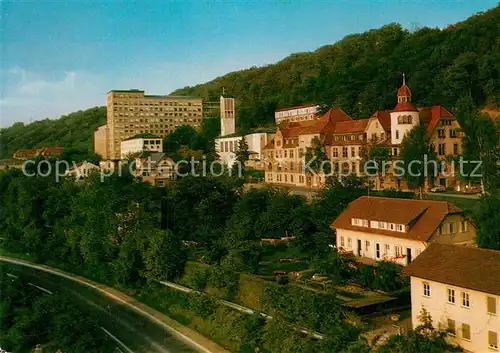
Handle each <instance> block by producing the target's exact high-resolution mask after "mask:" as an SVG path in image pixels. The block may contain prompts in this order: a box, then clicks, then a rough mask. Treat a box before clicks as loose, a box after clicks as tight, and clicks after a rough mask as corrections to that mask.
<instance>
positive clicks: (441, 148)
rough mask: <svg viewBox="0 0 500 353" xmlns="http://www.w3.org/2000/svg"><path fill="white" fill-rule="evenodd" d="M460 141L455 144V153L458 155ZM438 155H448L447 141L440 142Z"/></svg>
mask: <svg viewBox="0 0 500 353" xmlns="http://www.w3.org/2000/svg"><path fill="white" fill-rule="evenodd" d="M458 152H459V151H458V143H454V144H453V154H454V155H456V154H458ZM438 155H439V156H445V155H446V144H445V143H440V144H438Z"/></svg>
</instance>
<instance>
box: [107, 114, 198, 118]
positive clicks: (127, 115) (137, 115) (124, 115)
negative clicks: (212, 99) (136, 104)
mask: <svg viewBox="0 0 500 353" xmlns="http://www.w3.org/2000/svg"><path fill="white" fill-rule="evenodd" d="M115 116H117V117H118V116H120V117H127V118H128V117H129V116H130V117H131V118H136V117H139V116H144V117H146V116H165V117H168V116H201V113H140V114H137V113H130V115H129V114H128V113H119V114H118V113H115Z"/></svg>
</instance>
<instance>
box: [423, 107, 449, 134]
mask: <svg viewBox="0 0 500 353" xmlns="http://www.w3.org/2000/svg"><path fill="white" fill-rule="evenodd" d="M418 110H419V112H420V121H423V122H425V123H426V124H427V133H429V134H431V133H432V132H433V131H434V129H435V128H436V126H437V124H438V122H439V120H441V119H443V120H446V119H454V118H455V117H454V116H453V114H451V113H450V112H449V111H448V110H447V109H446V108H445V107H443V106H441V105H433V106H431V107H422V108H418Z"/></svg>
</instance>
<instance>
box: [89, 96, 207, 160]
mask: <svg viewBox="0 0 500 353" xmlns="http://www.w3.org/2000/svg"><path fill="white" fill-rule="evenodd" d="M106 106H107V111H106V112H107V124H106V126H107V133H104V132H103V131H102V129H101V128H102V127H101V128H98V130H97V131H96V133H95V134H94V139H97V141H95V142H94V145H98V146H102V139H104V138H105V139H106V140H107V146H108V149H107V154H108V158H109V159H112V160H117V159H120V143H121V141H123V140H125V139H127V138H129V137H132V136H134V135H137V134H143V133H151V134H155V135H158V136H161V137H164V136H167V135H168V134H169V133H171V132H172V131H173V130H174V129H175V128H177V127H179V126H181V125H190V126H193V127H195V128H201V126H202V119H203V112H202V108H203V107H202V99H201V98H195V97H183V96H154V95H145V94H144V91H141V90H112V91H110V92H108V94H107V97H106Z"/></svg>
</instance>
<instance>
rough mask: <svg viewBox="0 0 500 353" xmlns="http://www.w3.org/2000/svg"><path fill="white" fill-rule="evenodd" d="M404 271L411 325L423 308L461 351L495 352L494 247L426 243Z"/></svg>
mask: <svg viewBox="0 0 500 353" xmlns="http://www.w3.org/2000/svg"><path fill="white" fill-rule="evenodd" d="M405 272H406V273H407V274H409V275H410V276H411V314H412V315H411V316H412V322H413V327H416V326H418V325H419V324H420V316H421V314H422V312H423V309H424V310H425V311H426V312H427V314H428V315H430V317H431V319H432V323H433V325H434V326H435V327H436V328H441V329H448V330H449V332H450V333H451V337H450V339H451V340H452V341H453V342H454V343H457V344H459V345H460V346H462V347H463V348H464V349H466V350H467V351H469V352H478V353H483V352H484V353H487V352H497V351H498V349H499V346H500V342H499V341H500V281H499V273H500V251H494V250H484V249H478V248H474V247H465V246H458V245H446V244H438V243H436V244H431V245H430V246H429V247H428V248H427V249H426V250H425V251H424V252H423V253H422V254H421V255H420V256H419V257H418V258H417V259H415V261H414V262H413V263H412V264H410V265H409V266H408V267H406V268H405Z"/></svg>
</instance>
